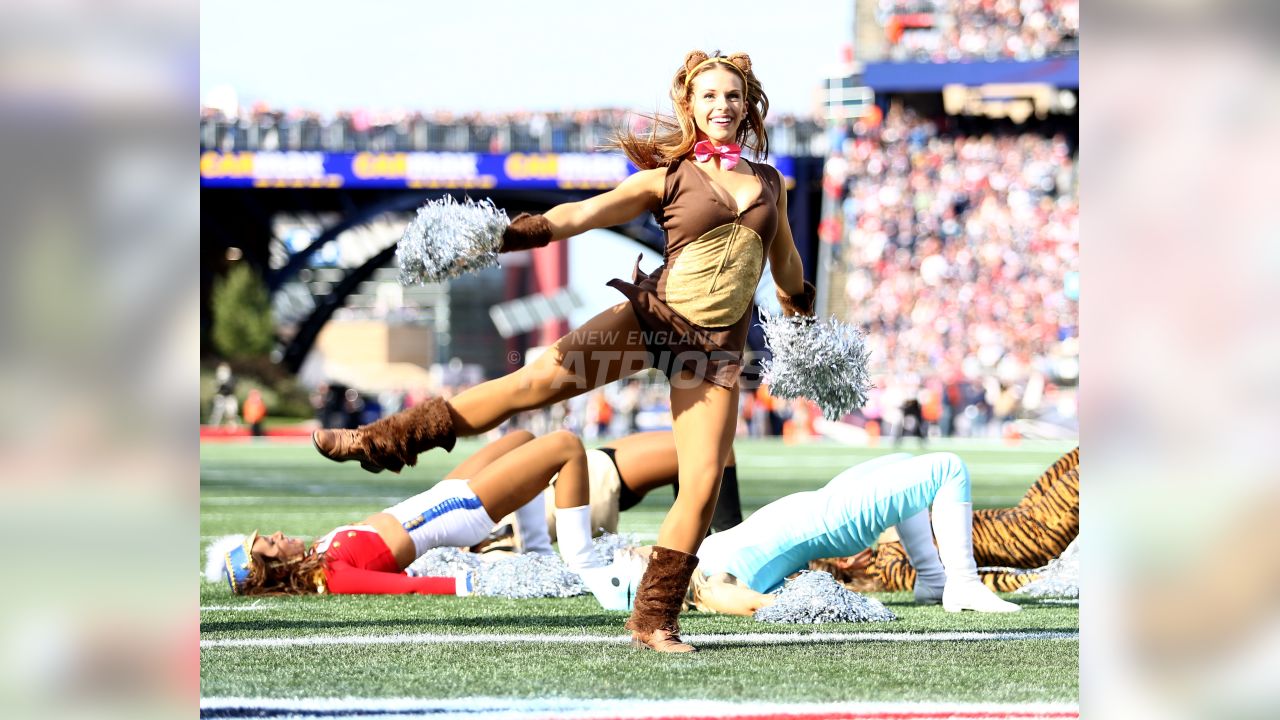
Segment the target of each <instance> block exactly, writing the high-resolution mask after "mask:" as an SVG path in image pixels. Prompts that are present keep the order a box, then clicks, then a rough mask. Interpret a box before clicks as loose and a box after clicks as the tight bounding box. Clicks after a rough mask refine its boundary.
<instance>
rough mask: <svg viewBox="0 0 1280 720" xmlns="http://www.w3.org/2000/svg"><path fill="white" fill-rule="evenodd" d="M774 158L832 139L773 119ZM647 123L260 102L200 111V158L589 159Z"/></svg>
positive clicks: (821, 150) (810, 127)
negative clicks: (418, 154) (276, 154)
mask: <svg viewBox="0 0 1280 720" xmlns="http://www.w3.org/2000/svg"><path fill="white" fill-rule="evenodd" d="M770 121H771V124H770V125H769V142H770V151H771V152H772V153H773V154H775V155H808V156H814V157H821V156H823V155H825V154H826V153H827V146H826V142H825V140H826V137H825V134H824V130H823V128H822V126H821V125H820V124H818V123H817V122H816V121H815V120H814V119H812V118H807V117H798V116H795V115H778V116H776V117H771V118H770ZM647 122H648V120H647V119H646V118H645V117H644V116H643V115H639V114H635V113H632V112H629V111H626V110H617V109H599V110H580V111H565V112H525V111H519V112H510V113H497V114H493V113H478V112H477V113H466V114H461V115H460V114H455V113H451V112H447V111H437V112H426V113H424V112H419V111H407V110H394V111H385V112H375V111H368V110H355V111H351V112H347V111H342V112H337V113H334V114H332V115H322V114H320V113H317V112H313V111H310V110H304V109H288V110H281V109H278V108H272V107H270V106H267V105H265V104H262V103H257V104H254V105H252V106H251V107H248V108H240V107H237V108H235V109H234V110H232V109H230V108H228V109H219V108H215V107H210V106H204V107H202V108H201V110H200V149H201V151H210V150H213V151H220V152H233V151H241V150H252V151H268V152H270V151H286V150H324V151H328V152H408V151H434V152H480V153H506V152H591V151H594V150H596V149H598V148H599V147H600V146H601V145H603V144H604V143H605V142H606V141H607V140H608V139H609V137H610V136H611V135H612V134H613V132H614V131H615V130H617V129H618V128H620V127H624V126H629V127H632V128H634V129H638V130H639V129H643V128H644V127H645V123H647Z"/></svg>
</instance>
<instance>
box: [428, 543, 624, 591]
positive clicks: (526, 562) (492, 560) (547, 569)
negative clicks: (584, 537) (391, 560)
mask: <svg viewBox="0 0 1280 720" xmlns="http://www.w3.org/2000/svg"><path fill="white" fill-rule="evenodd" d="M592 544H593V549H594V551H595V553H596V556H597V557H599V558H600V559H601V560H602V561H604V562H605V563H610V562H613V557H614V552H615V551H616V550H618V549H620V548H627V547H630V544H629V543H628V541H627V538H625V537H622V536H619V535H612V534H608V533H606V534H605V535H603V536H601V537H599V538H596V539H595V540H594V541H592ZM464 570H465V571H469V572H471V573H472V576H473V577H474V578H475V594H476V595H485V596H488V597H503V598H516V599H527V598H543V597H573V596H574V595H581V594H583V593H585V592H587V588H586V586H585V585H583V584H582V578H580V577H578V574H577V573H575V572H573V571H572V570H570V569H569V568H568V566H566V565H565V564H564V561H563V560H561V559H560V556H559V555H537V554H534V553H525V554H521V555H505V554H504V555H499V556H497V557H493V556H484V555H477V554H476V553H472V552H467V551H466V550H460V549H458V548H452V547H447V548H432V549H431V550H428V551H426V552H425V553H423V554H422V555H421V556H419V557H418V559H417V560H414V561H413V563H412V564H410V565H409V567H408V568H405V572H406V573H408V574H409V575H413V576H416V577H421V576H436V577H451V576H453V575H456V574H458V573H459V572H460V571H464Z"/></svg>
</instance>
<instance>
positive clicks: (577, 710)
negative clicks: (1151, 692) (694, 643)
mask: <svg viewBox="0 0 1280 720" xmlns="http://www.w3.org/2000/svg"><path fill="white" fill-rule="evenodd" d="M343 713H349V714H348V715H344V714H343ZM286 715H287V716H289V717H307V716H317V717H325V718H335V717H339V718H340V717H369V716H370V715H374V716H394V717H398V718H411V717H449V716H459V717H466V718H513V719H520V720H533V719H534V718H553V717H554V718H575V719H577V720H591V719H601V720H603V719H605V718H608V719H614V718H617V719H619V720H621V719H623V718H628V719H630V718H634V719H637V720H638V719H642V718H672V719H675V718H690V717H699V718H707V717H714V718H726V719H729V718H761V717H775V718H776V717H780V716H784V717H788V718H796V719H797V720H811V719H816V718H841V719H848V720H877V719H887V718H894V719H896V720H912V719H919V720H925V719H935V718H936V719H941V718H953V717H964V718H980V719H985V718H1010V717H1012V718H1045V719H1048V718H1060V719H1065V718H1077V717H1079V715H1080V708H1079V706H1078V705H1076V704H1073V703H1023V704H994V703H905V702H903V703H853V702H850V703H742V702H723V701H713V700H635V699H612V698H608V699H606V698H601V699H580V700H575V699H561V700H554V699H536V700H535V699H527V700H526V699H519V698H459V699H441V700H423V699H414V698H314V699H310V698H304V699H274V698H202V699H201V700H200V716H201V717H205V718H240V717H245V718H249V717H253V718H261V717H284V716H286Z"/></svg>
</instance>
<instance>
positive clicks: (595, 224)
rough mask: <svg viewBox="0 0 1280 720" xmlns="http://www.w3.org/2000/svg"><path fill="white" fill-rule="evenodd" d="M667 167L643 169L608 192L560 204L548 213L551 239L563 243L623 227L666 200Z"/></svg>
mask: <svg viewBox="0 0 1280 720" xmlns="http://www.w3.org/2000/svg"><path fill="white" fill-rule="evenodd" d="M666 172H667V171H666V168H654V169H652V170H641V171H640V172H638V173H635V174H634V175H632V176H630V177H628V178H627V179H626V180H623V181H622V183H621V184H619V185H618V187H616V188H614V189H612V190H610V191H609V192H606V193H601V194H599V195H596V196H595V197H592V198H588V199H586V200H582V201H579V202H571V203H565V204H563V205H557V206H555V207H553V208H551V209H550V210H548V211H547V213H546V218H547V222H549V223H550V224H551V239H552V240H563V239H565V238H568V237H573V236H574V235H578V234H581V233H583V232H585V231H587V230H592V229H595V228H604V227H612V226H614V225H621V224H622V223H625V222H628V221H630V220H633V219H635V218H636V217H637V216H639V215H640V214H641V213H643V212H645V211H647V210H652V209H653V208H655V207H657V206H658V203H660V202H661V201H662V192H663V186H664V182H665V179H666Z"/></svg>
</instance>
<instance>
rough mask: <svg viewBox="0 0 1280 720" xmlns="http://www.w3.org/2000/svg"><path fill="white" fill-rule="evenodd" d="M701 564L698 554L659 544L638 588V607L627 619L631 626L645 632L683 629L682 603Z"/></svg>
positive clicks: (628, 626)
mask: <svg viewBox="0 0 1280 720" xmlns="http://www.w3.org/2000/svg"><path fill="white" fill-rule="evenodd" d="M697 566H698V556H697V555H690V554H688V553H683V552H680V551H679V550H672V549H671V548H665V547H662V546H661V545H655V546H654V548H653V554H652V555H650V556H649V566H648V567H647V568H645V571H644V577H642V578H641V579H640V587H639V588H638V589H637V590H636V601H635V608H634V609H633V610H632V611H631V617H630V618H628V619H627V623H626V627H627V629H628V630H630V631H632V632H633V633H636V634H637V635H643V636H648V635H651V634H653V633H654V632H655V631H658V630H666V631H669V632H672V633H677V632H679V631H680V622H679V618H680V606H681V604H682V602H683V601H684V597H685V593H686V592H688V590H689V578H690V577H692V576H693V569H694V568H696V567H697Z"/></svg>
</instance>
